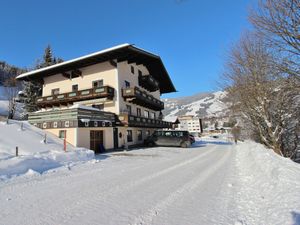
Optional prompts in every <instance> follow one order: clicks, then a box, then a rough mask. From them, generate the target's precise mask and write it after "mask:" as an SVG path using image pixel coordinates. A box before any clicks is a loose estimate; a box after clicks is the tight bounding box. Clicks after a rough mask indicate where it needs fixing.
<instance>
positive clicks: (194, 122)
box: [177, 115, 203, 133]
mask: <svg viewBox="0 0 300 225" xmlns="http://www.w3.org/2000/svg"><path fill="white" fill-rule="evenodd" d="M178 121H179V123H178V128H177V129H178V130H187V131H189V132H190V133H202V132H203V128H202V120H201V119H200V118H199V117H196V116H190V115H185V116H179V117H178Z"/></svg>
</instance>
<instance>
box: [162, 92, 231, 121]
mask: <svg viewBox="0 0 300 225" xmlns="http://www.w3.org/2000/svg"><path fill="white" fill-rule="evenodd" d="M163 101H164V103H165V109H164V111H163V113H164V115H165V119H166V120H170V121H173V120H175V119H176V118H177V117H178V116H182V115H193V116H198V117H201V118H209V117H224V116H228V113H229V109H228V108H229V105H230V103H229V99H228V96H227V93H226V92H224V91H217V92H213V93H199V94H196V95H193V96H188V97H181V98H166V99H163Z"/></svg>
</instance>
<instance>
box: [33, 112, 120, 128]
mask: <svg viewBox="0 0 300 225" xmlns="http://www.w3.org/2000/svg"><path fill="white" fill-rule="evenodd" d="M117 119H118V118H117V117H116V115H115V114H114V113H111V112H104V111H97V110H89V109H84V108H70V109H62V110H50V111H40V112H33V113H29V114H28V121H29V123H31V124H33V125H35V126H37V127H39V128H41V129H53V128H73V127H112V126H115V125H118V124H119V122H118V121H117Z"/></svg>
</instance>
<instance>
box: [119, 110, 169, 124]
mask: <svg viewBox="0 0 300 225" xmlns="http://www.w3.org/2000/svg"><path fill="white" fill-rule="evenodd" d="M119 120H120V121H121V122H122V123H123V124H124V125H127V126H131V127H151V128H172V123H171V122H167V121H163V120H157V119H151V118H144V117H140V116H133V115H129V114H126V113H122V114H120V115H119Z"/></svg>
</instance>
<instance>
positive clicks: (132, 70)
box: [130, 66, 134, 74]
mask: <svg viewBox="0 0 300 225" xmlns="http://www.w3.org/2000/svg"><path fill="white" fill-rule="evenodd" d="M130 68H131V73H132V74H134V67H133V66H131V67H130Z"/></svg>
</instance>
